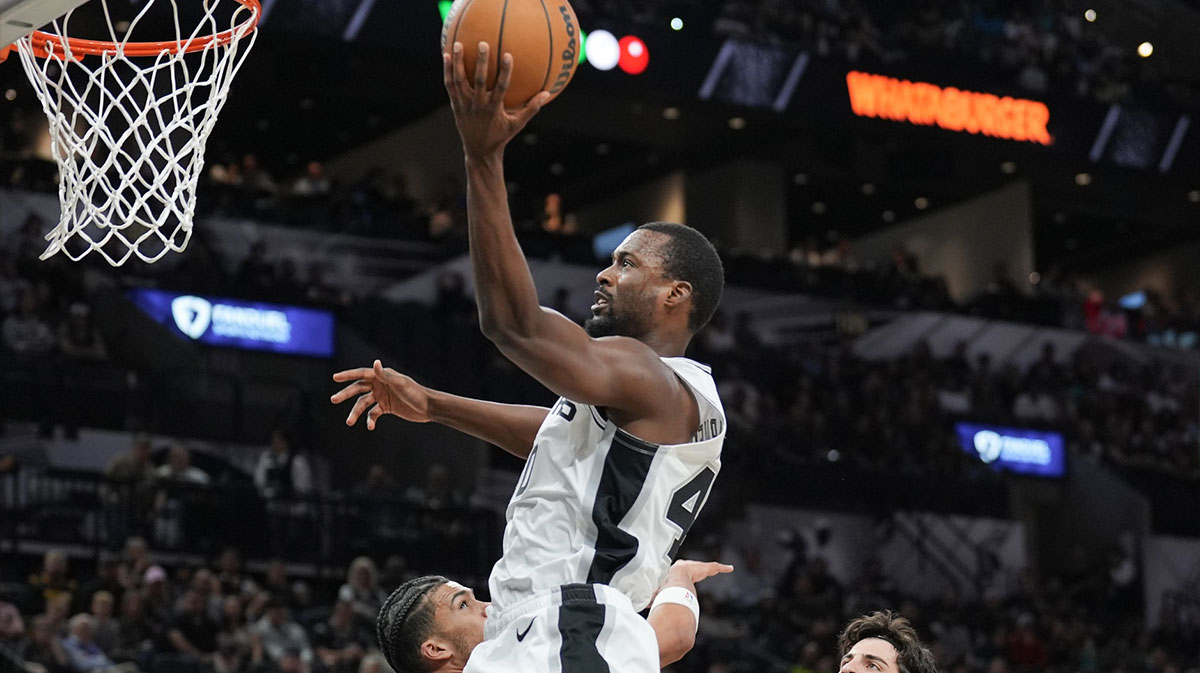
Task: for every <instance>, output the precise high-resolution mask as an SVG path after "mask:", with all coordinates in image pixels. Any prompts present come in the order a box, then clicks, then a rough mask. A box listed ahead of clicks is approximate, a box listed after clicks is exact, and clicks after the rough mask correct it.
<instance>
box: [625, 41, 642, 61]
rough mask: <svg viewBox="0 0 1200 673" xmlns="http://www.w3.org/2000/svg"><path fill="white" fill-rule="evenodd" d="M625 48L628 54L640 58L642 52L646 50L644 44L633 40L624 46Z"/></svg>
mask: <svg viewBox="0 0 1200 673" xmlns="http://www.w3.org/2000/svg"><path fill="white" fill-rule="evenodd" d="M625 50H626V51H628V52H629V55H630V56H632V57H634V58H641V56H642V54H643V53H644V52H645V51H646V46H645V45H644V44H642V43H641V42H638V41H637V40H634V41H632V42H630V43H629V46H628V47H626V48H625Z"/></svg>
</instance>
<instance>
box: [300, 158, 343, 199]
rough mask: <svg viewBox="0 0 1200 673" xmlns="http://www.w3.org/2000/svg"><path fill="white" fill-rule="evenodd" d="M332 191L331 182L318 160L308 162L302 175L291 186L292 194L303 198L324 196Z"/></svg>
mask: <svg viewBox="0 0 1200 673" xmlns="http://www.w3.org/2000/svg"><path fill="white" fill-rule="evenodd" d="M332 192H333V183H331V182H330V181H329V178H328V177H327V176H326V175H325V167H324V166H322V165H321V162H319V161H310V162H308V165H307V166H305V169H304V175H303V176H301V177H300V179H299V180H297V181H296V183H295V184H294V185H293V186H292V195H293V196H300V197H304V198H317V197H325V196H329V195H330V194H331V193H332Z"/></svg>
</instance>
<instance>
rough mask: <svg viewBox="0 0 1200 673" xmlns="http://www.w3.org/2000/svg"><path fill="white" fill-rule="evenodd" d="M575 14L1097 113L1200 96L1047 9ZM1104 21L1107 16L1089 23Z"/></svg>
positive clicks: (584, 4) (1186, 102) (1039, 2)
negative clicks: (939, 76)
mask: <svg viewBox="0 0 1200 673" xmlns="http://www.w3.org/2000/svg"><path fill="white" fill-rule="evenodd" d="M575 5H576V7H577V9H578V11H579V12H580V13H581V14H582V15H585V16H588V17H597V18H599V19H600V20H601V21H604V20H609V21H612V22H614V23H626V22H633V23H635V24H643V25H656V26H666V25H667V22H668V21H670V20H671V19H672V18H674V17H686V19H685V22H686V25H688V26H699V27H701V29H709V30H711V31H712V33H714V34H716V35H718V36H724V37H735V38H739V39H744V40H749V41H753V42H766V43H776V44H794V45H798V46H801V47H803V48H806V49H811V50H813V51H814V52H816V54H818V55H820V56H832V57H836V58H844V59H847V60H849V61H851V62H855V63H883V64H898V63H904V62H906V61H913V60H916V61H926V62H937V61H945V60H947V59H953V60H954V61H955V62H961V63H968V64H979V65H983V66H986V67H987V68H988V69H989V70H990V71H991V72H992V73H993V75H994V76H996V77H998V78H1001V79H1004V80H1007V81H1008V82H1009V83H1010V84H1011V85H1012V86H1014V87H1017V88H1020V89H1023V90H1026V91H1029V92H1031V93H1033V94H1037V93H1042V92H1046V91H1060V92H1072V93H1074V94H1075V95H1077V96H1080V97H1083V98H1089V99H1092V100H1094V101H1096V102H1099V103H1102V104H1109V103H1118V102H1122V101H1125V100H1127V99H1129V98H1131V97H1135V96H1136V98H1138V99H1140V100H1143V101H1146V100H1171V101H1174V102H1175V103H1176V104H1178V105H1182V106H1184V107H1189V108H1194V107H1196V106H1198V105H1200V87H1198V86H1197V85H1196V83H1195V82H1193V81H1190V80H1189V79H1187V78H1186V77H1183V76H1180V75H1179V74H1178V73H1172V72H1169V71H1164V69H1163V64H1162V63H1158V62H1155V61H1154V59H1143V58H1140V57H1139V56H1138V55H1137V54H1136V53H1135V52H1134V51H1133V50H1132V48H1131V47H1130V46H1129V45H1127V44H1118V43H1117V42H1115V41H1114V40H1113V39H1112V38H1111V36H1110V35H1109V34H1108V31H1106V30H1102V29H1100V26H1098V25H1096V24H1093V23H1091V22H1089V20H1088V19H1087V18H1086V16H1085V14H1084V12H1083V9H1082V8H1080V9H1079V10H1078V11H1076V10H1075V7H1066V6H1064V5H1063V3H1058V2H1051V1H1050V0H1022V1H1020V2H997V1H996V0H922V1H921V2H917V3H869V2H864V1H863V0H798V1H793V2H778V1H777V0H724V1H723V2H720V3H707V2H702V1H701V0H685V1H683V2H678V1H672V2H633V1H631V0H578V1H577V2H576V3H575ZM1090 16H1092V17H1093V18H1094V19H1098V20H1100V21H1105V20H1108V21H1112V20H1113V19H1112V17H1108V16H1100V17H1097V16H1096V15H1095V13H1094V12H1093V14H1091V15H1090Z"/></svg>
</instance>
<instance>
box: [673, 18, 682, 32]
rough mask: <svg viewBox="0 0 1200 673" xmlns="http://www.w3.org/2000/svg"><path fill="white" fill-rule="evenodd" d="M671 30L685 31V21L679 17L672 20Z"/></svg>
mask: <svg viewBox="0 0 1200 673" xmlns="http://www.w3.org/2000/svg"><path fill="white" fill-rule="evenodd" d="M671 30H683V19H681V18H679V17H678V16H677V17H675V18H673V19H671Z"/></svg>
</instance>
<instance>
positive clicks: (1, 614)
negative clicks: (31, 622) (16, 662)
mask: <svg viewBox="0 0 1200 673" xmlns="http://www.w3.org/2000/svg"><path fill="white" fill-rule="evenodd" d="M24 638H25V620H24V619H21V611H20V610H18V609H17V606H15V605H13V604H12V603H8V602H6V601H0V646H4V647H9V648H12V647H14V646H16V645H17V644H18V643H20V642H21V641H22V640H24Z"/></svg>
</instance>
